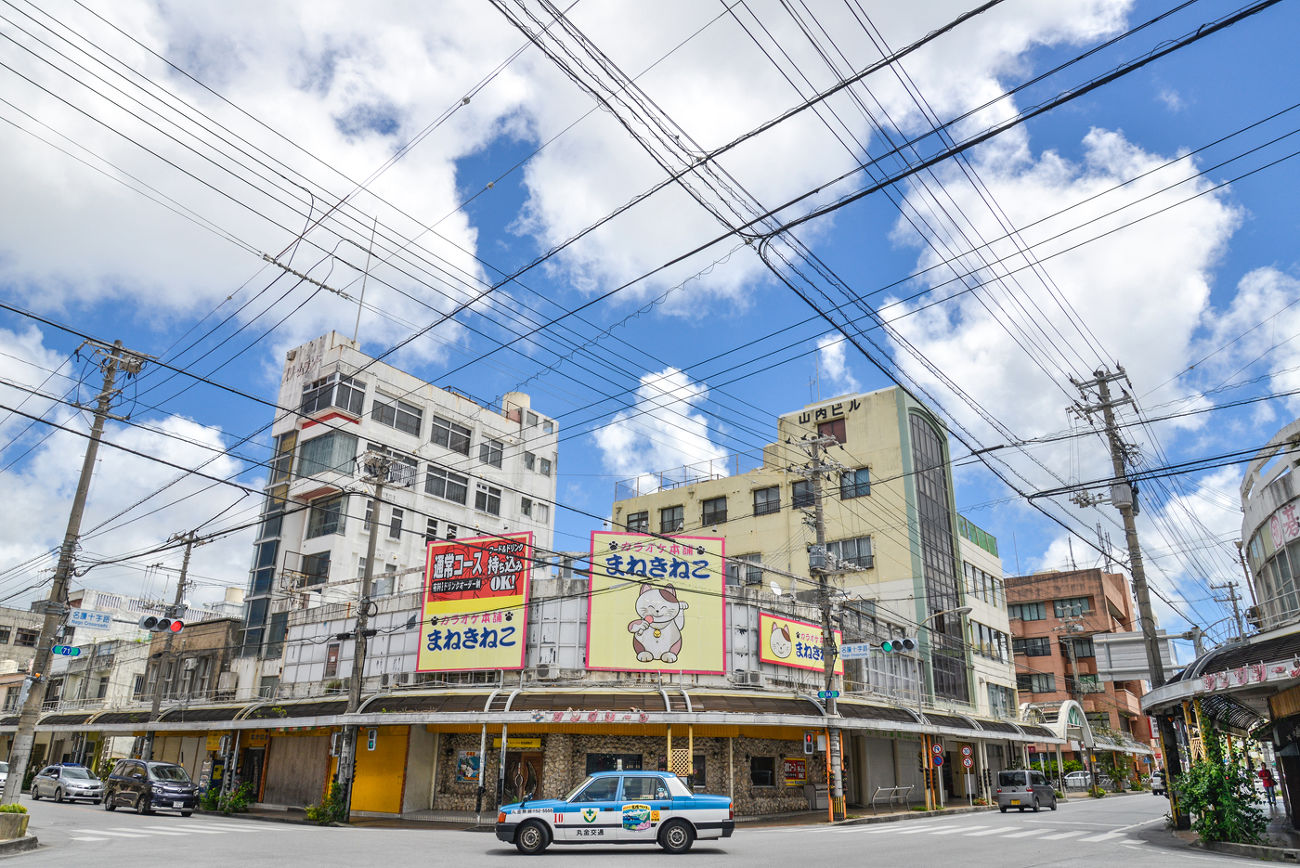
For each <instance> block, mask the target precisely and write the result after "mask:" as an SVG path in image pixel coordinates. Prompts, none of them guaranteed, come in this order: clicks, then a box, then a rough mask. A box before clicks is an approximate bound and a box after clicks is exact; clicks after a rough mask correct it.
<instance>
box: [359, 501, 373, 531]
mask: <svg viewBox="0 0 1300 868" xmlns="http://www.w3.org/2000/svg"><path fill="white" fill-rule="evenodd" d="M374 517H375V502H374V501H373V500H367V501H366V518H365V521H363V522H362V523H361V529H362V530H364V531H366V532H367V533H369V532H370V522H371V521H372V520H373V519H374Z"/></svg>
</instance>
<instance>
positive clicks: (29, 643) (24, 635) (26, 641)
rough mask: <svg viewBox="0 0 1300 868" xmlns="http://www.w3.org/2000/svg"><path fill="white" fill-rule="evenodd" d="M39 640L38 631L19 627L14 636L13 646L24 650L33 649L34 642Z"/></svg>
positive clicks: (39, 633) (39, 634)
mask: <svg viewBox="0 0 1300 868" xmlns="http://www.w3.org/2000/svg"><path fill="white" fill-rule="evenodd" d="M40 638H41V631H40V630H32V629H29V628H27V627H19V628H18V631H17V632H16V633H15V634H14V644H15V645H21V646H22V647H24V648H35V647H36V642H37V640H38V639H40Z"/></svg>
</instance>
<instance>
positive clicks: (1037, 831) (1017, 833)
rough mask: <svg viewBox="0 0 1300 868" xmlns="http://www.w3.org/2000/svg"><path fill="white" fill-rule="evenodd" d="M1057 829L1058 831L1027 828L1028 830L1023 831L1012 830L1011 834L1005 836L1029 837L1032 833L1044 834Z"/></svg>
mask: <svg viewBox="0 0 1300 868" xmlns="http://www.w3.org/2000/svg"><path fill="white" fill-rule="evenodd" d="M1055 831H1056V830H1055V829H1026V830H1025V831H1023V832H1012V833H1011V834H1010V835H1005V836H1003V837H1006V838H1028V837H1030V836H1031V835H1043V834H1045V833H1047V832H1055Z"/></svg>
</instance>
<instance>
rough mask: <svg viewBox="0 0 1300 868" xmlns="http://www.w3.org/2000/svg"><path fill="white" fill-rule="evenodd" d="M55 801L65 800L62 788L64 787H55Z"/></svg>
mask: <svg viewBox="0 0 1300 868" xmlns="http://www.w3.org/2000/svg"><path fill="white" fill-rule="evenodd" d="M54 801H56V802H61V801H63V788H62V787H55V788H54Z"/></svg>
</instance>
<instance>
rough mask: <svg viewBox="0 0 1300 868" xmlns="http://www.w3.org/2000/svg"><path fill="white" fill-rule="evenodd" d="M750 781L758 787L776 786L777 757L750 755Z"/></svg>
mask: <svg viewBox="0 0 1300 868" xmlns="http://www.w3.org/2000/svg"><path fill="white" fill-rule="evenodd" d="M749 782H750V783H751V784H753V785H754V786H756V787H774V786H776V757H771V756H752V757H750V758H749Z"/></svg>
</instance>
